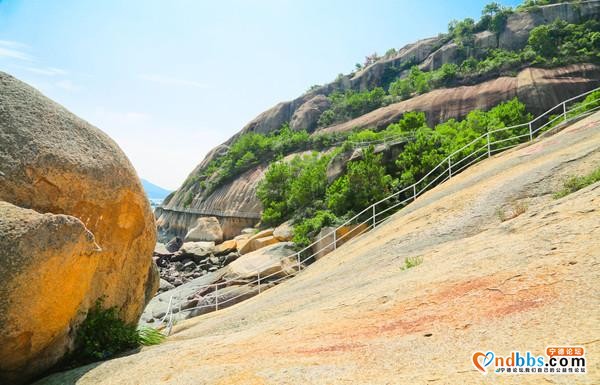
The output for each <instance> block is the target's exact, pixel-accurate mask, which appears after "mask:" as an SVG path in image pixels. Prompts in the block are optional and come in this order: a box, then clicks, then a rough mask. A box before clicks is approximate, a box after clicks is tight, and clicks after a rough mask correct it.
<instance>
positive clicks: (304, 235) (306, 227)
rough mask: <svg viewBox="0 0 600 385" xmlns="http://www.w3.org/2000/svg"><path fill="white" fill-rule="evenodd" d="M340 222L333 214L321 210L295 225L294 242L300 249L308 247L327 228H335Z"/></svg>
mask: <svg viewBox="0 0 600 385" xmlns="http://www.w3.org/2000/svg"><path fill="white" fill-rule="evenodd" d="M337 222H338V218H337V217H336V216H335V215H333V214H332V213H331V212H329V211H326V210H320V211H317V212H315V214H314V216H313V217H312V218H309V219H304V220H302V221H300V222H298V223H297V224H296V225H294V238H293V239H292V241H293V242H294V243H295V244H296V245H297V246H298V247H306V246H308V245H309V244H311V242H312V239H313V238H314V237H315V236H316V235H317V234H318V233H319V231H321V229H322V228H323V227H325V226H334V225H335V224H336V223H337Z"/></svg>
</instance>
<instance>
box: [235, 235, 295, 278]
mask: <svg viewBox="0 0 600 385" xmlns="http://www.w3.org/2000/svg"><path fill="white" fill-rule="evenodd" d="M293 245H294V244H293V243H291V242H283V243H278V244H274V245H270V246H266V247H263V248H262V249H260V250H256V251H253V252H251V253H249V254H245V255H242V256H241V257H239V258H238V259H236V260H235V261H233V262H231V263H230V264H229V265H227V268H226V269H227V272H226V273H225V278H226V279H229V280H237V279H249V278H254V277H258V276H259V275H260V276H261V277H263V278H265V277H268V276H270V278H271V279H273V278H278V277H282V276H286V275H289V274H292V273H293V272H294V271H295V269H296V268H297V260H296V259H295V258H294V257H293V256H294V249H293Z"/></svg>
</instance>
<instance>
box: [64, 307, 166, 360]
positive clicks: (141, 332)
mask: <svg viewBox="0 0 600 385" xmlns="http://www.w3.org/2000/svg"><path fill="white" fill-rule="evenodd" d="M103 304H104V298H99V299H98V300H97V301H96V303H95V304H94V306H93V307H92V308H91V309H89V311H88V313H87V316H86V318H85V320H84V321H83V322H82V323H81V325H79V328H78V329H77V334H76V337H75V349H74V350H73V352H71V353H70V354H69V356H68V357H67V358H66V360H65V366H66V367H72V366H80V365H84V364H87V363H90V362H94V361H99V360H104V359H107V358H110V357H113V356H115V355H116V354H118V353H122V352H126V351H128V350H131V349H134V348H137V347H139V346H140V345H156V344H159V343H161V342H162V341H163V340H164V339H165V336H164V335H163V334H162V333H160V332H159V331H158V330H155V329H151V328H141V329H138V328H137V327H136V325H135V324H127V323H125V322H124V321H123V320H122V319H121V318H120V317H119V314H118V311H117V308H116V307H110V308H105V307H104V305H103Z"/></svg>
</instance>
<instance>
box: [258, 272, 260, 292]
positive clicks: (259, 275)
mask: <svg viewBox="0 0 600 385" xmlns="http://www.w3.org/2000/svg"><path fill="white" fill-rule="evenodd" d="M258 294H260V271H259V272H258Z"/></svg>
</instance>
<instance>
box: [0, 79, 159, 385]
mask: <svg viewBox="0 0 600 385" xmlns="http://www.w3.org/2000/svg"><path fill="white" fill-rule="evenodd" d="M0 201H4V202H9V203H11V204H12V205H14V206H16V207H18V208H9V206H6V205H3V206H2V209H0V218H9V217H8V212H10V213H11V214H10V215H12V216H13V218H14V217H18V215H22V216H23V223H24V224H28V226H29V227H28V229H30V230H31V229H33V228H34V227H35V226H38V225H36V224H39V227H38V228H39V229H40V234H39V237H40V238H39V240H37V241H35V240H32V237H33V235H32V233H31V231H30V230H27V231H25V232H23V233H21V234H22V237H24V238H23V239H20V238H19V236H18V233H13V234H12V235H11V234H7V233H6V232H5V231H6V230H5V231H3V232H0V239H2V240H3V242H4V241H5V240H8V239H9V238H7V237H9V236H10V237H12V238H11V239H12V242H13V243H15V246H14V247H15V248H14V249H13V250H16V251H19V252H20V253H22V254H16V255H14V254H12V253H11V252H10V251H8V250H10V249H6V248H2V249H0V268H1V269H11V266H13V264H16V265H14V266H19V264H22V265H21V266H22V270H20V271H13V272H12V273H11V274H13V275H12V276H11V279H10V282H7V284H9V285H13V286H11V287H12V288H13V289H14V290H15V291H14V293H18V292H19V291H22V292H23V293H27V297H26V304H25V305H23V306H22V302H21V301H23V300H24V299H25V297H23V298H21V299H19V300H18V301H16V300H15V301H13V302H9V303H7V302H4V305H3V306H8V309H6V308H4V309H3V313H5V314H14V312H20V313H21V314H22V315H24V316H25V318H11V319H10V322H11V323H8V324H4V330H10V336H8V335H7V334H6V333H5V334H3V337H0V346H1V347H2V348H0V382H2V383H11V384H17V383H20V382H23V381H27V379H29V378H31V377H32V376H35V375H37V374H39V373H40V372H41V371H43V370H44V369H47V368H48V367H50V366H52V365H53V364H55V363H56V362H57V360H58V359H59V358H60V355H61V354H62V353H63V352H65V351H66V350H67V349H68V347H69V346H70V344H71V343H72V342H73V340H72V338H73V336H74V330H76V328H77V325H78V323H79V322H80V321H81V320H82V314H85V312H86V311H87V309H88V308H89V307H90V306H91V305H93V304H94V302H95V301H96V299H97V298H99V297H101V296H106V299H105V305H106V306H116V307H117V308H118V309H119V314H120V316H121V317H122V318H123V319H124V320H126V321H127V322H136V321H137V319H138V318H139V316H140V314H141V312H142V310H143V308H144V306H145V304H146V303H147V301H149V300H150V298H152V296H153V295H154V293H155V292H156V289H157V288H158V274H157V272H156V268H155V266H154V264H153V263H152V259H151V256H152V250H153V248H154V245H155V230H154V219H153V216H152V212H151V211H150V206H149V202H148V200H147V199H146V197H145V194H144V192H143V190H142V186H141V183H140V181H139V179H138V177H137V175H136V173H135V171H134V169H133V167H132V166H131V164H130V163H129V161H128V160H127V158H126V157H125V155H124V154H123V152H122V151H121V150H120V149H119V148H118V146H117V145H116V144H115V143H114V142H113V141H112V140H111V139H110V138H109V137H108V136H106V135H105V134H104V133H102V132H101V131H100V130H98V129H96V128H95V127H93V126H91V125H90V124H88V123H86V122H84V121H82V120H81V119H79V118H77V117H76V116H75V115H73V114H71V113H69V112H68V111H66V110H65V109H64V108H63V107H61V106H60V105H58V104H56V103H54V102H52V101H51V100H49V99H47V98H46V97H44V96H43V95H41V94H40V93H39V92H37V91H36V90H34V89H33V88H31V87H29V86H27V85H25V84H24V83H22V82H20V81H18V80H16V79H14V78H13V77H11V76H9V75H7V74H5V73H0ZM19 208H22V209H19ZM24 209H30V210H33V211H35V212H38V213H52V214H55V216H54V217H45V216H41V215H40V216H39V217H36V216H35V215H34V214H33V213H32V212H30V211H27V210H24ZM19 210H21V211H19ZM17 212H20V213H21V214H18V213H17ZM61 214H63V215H64V216H59V215H61ZM49 226H55V227H56V231H60V232H58V233H56V234H64V237H62V236H61V237H50V236H49V234H50V232H51V231H52V230H51V229H50V227H49ZM15 234H17V235H15ZM88 234H93V239H95V242H96V244H97V245H98V246H99V248H100V251H92V250H91V249H90V248H89V247H90V246H91V245H93V243H94V242H93V240H92V238H89V237H88ZM88 238H89V239H88ZM25 239H29V240H30V241H25ZM43 239H45V242H46V248H47V250H48V251H47V253H46V254H45V256H46V257H47V258H48V259H47V261H46V263H39V264H38V265H37V266H36V265H35V264H29V262H34V261H39V260H38V258H40V257H41V256H42V255H41V254H39V252H40V251H41V250H42V248H43V244H42V240H43ZM85 239H88V241H85ZM21 241H23V242H24V243H21ZM7 242H9V241H7ZM28 242H29V243H30V247H31V250H30V251H31V253H30V252H29V251H27V243H28ZM62 251H64V254H61V253H62ZM26 257H27V258H26ZM15 258H23V260H21V261H19V262H18V263H17V262H16V261H15ZM60 258H62V260H61V259H60ZM59 261H61V262H60V263H59ZM35 275H37V276H38V277H43V279H42V278H40V279H38V280H37V281H35V280H31V279H28V277H33V276H35ZM52 282H63V283H64V285H65V286H64V287H63V289H55V288H54V287H53V286H52ZM11 290H12V289H11ZM13 306H14V308H13ZM6 346H12V347H17V346H18V347H19V348H18V349H17V348H15V349H8V350H7V349H5V347H6Z"/></svg>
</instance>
